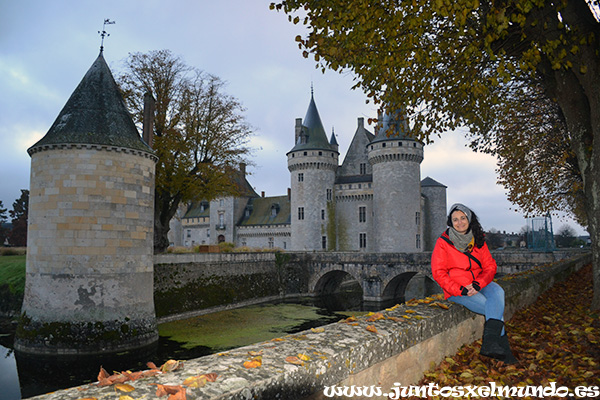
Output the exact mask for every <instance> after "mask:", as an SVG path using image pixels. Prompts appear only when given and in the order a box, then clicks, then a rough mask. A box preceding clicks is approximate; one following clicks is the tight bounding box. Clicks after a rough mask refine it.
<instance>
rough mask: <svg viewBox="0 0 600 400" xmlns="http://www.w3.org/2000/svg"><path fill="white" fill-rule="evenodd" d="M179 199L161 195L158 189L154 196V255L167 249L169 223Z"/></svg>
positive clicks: (176, 196)
mask: <svg viewBox="0 0 600 400" xmlns="http://www.w3.org/2000/svg"><path fill="white" fill-rule="evenodd" d="M180 202H181V197H180V196H179V195H175V196H173V195H171V194H170V193H162V192H160V191H159V190H158V189H157V190H156V192H155V196H154V254H160V253H164V252H166V251H167V249H168V248H169V230H170V229H171V227H170V226H169V223H170V222H171V219H172V218H173V217H174V216H175V213H176V212H177V208H178V207H179V203H180Z"/></svg>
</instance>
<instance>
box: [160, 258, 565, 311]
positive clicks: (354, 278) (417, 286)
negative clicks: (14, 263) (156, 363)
mask: <svg viewBox="0 0 600 400" xmlns="http://www.w3.org/2000/svg"><path fill="white" fill-rule="evenodd" d="M493 256H494V258H495V259H496V262H497V263H498V273H499V274H498V275H503V274H507V273H513V272H519V271H522V270H525V269H528V268H530V267H531V266H533V265H542V264H546V263H551V262H554V261H557V260H561V259H564V258H565V257H567V254H566V253H565V254H563V253H562V252H554V253H536V252H529V251H501V252H494V253H493ZM430 259H431V252H424V253H412V254H409V253H385V254H376V253H356V252H354V253H350V252H335V253H333V252H312V253H307V252H285V253H208V254H206V253H204V254H169V255H160V256H156V257H155V264H154V300H155V308H156V313H157V317H158V318H159V321H161V322H164V321H166V320H173V319H179V318H185V317H188V316H193V315H198V314H203V313H206V312H212V311H217V310H219V309H222V308H229V307H231V306H232V305H238V306H239V305H247V304H254V303H258V302H264V301H270V300H278V299H281V298H285V297H295V296H306V295H308V296H319V295H328V294H331V293H333V292H335V291H337V290H339V289H340V288H344V287H348V286H350V285H352V284H354V285H359V286H360V289H361V291H362V295H363V300H364V301H366V302H372V303H383V302H386V301H388V300H392V299H399V300H402V298H405V299H410V298H413V297H423V296H427V295H430V294H432V293H437V292H439V290H440V289H439V287H438V286H437V284H436V283H435V282H434V281H433V280H432V279H431V271H430ZM199 294H201V295H199Z"/></svg>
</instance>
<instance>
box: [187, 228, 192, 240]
mask: <svg viewBox="0 0 600 400" xmlns="http://www.w3.org/2000/svg"><path fill="white" fill-rule="evenodd" d="M187 237H188V239H189V238H191V237H192V230H191V229H188V230H187Z"/></svg>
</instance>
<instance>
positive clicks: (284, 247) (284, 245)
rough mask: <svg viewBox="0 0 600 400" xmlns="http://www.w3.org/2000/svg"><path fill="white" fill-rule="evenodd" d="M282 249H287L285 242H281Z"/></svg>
mask: <svg viewBox="0 0 600 400" xmlns="http://www.w3.org/2000/svg"><path fill="white" fill-rule="evenodd" d="M283 249H284V250H285V249H287V242H283Z"/></svg>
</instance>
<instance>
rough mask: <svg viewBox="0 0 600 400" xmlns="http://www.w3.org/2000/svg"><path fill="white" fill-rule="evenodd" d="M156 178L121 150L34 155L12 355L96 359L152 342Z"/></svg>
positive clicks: (149, 163)
mask: <svg viewBox="0 0 600 400" xmlns="http://www.w3.org/2000/svg"><path fill="white" fill-rule="evenodd" d="M154 171H155V160H154V159H153V158H152V156H151V155H150V154H149V153H145V152H141V151H134V150H127V149H123V148H109V147H106V146H91V145H80V146H76V147H75V146H73V147H70V148H66V146H65V147H62V148H61V147H59V146H56V147H54V148H50V149H44V150H42V151H37V152H35V153H33V154H32V157H31V191H30V203H29V231H28V242H27V280H26V288H25V291H26V294H25V301H24V304H23V316H22V319H23V321H22V324H21V326H20V332H19V333H18V334H17V339H16V341H15V347H16V348H17V350H23V351H26V352H31V353H59V354H60V353H78V354H85V353H102V352H112V351H115V350H118V349H130V348H134V347H141V346H143V345H146V344H148V343H152V342H154V341H156V340H157V330H156V318H155V313H154V301H153V253H152V251H153V250H152V249H153V223H154V222H153V221H154V213H153V209H154V173H155V172H154ZM27 292H29V293H27ZM54 331H56V332H54Z"/></svg>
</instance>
